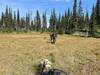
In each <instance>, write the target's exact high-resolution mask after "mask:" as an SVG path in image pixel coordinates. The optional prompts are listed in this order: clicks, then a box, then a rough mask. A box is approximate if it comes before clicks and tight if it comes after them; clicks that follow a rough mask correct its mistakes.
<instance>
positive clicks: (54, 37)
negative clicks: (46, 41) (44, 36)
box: [50, 32, 57, 44]
mask: <svg viewBox="0 0 100 75" xmlns="http://www.w3.org/2000/svg"><path fill="white" fill-rule="evenodd" d="M56 37H57V34H56V32H52V33H50V40H51V43H53V44H55V42H56Z"/></svg>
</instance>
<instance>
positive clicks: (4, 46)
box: [0, 32, 100, 75]
mask: <svg viewBox="0 0 100 75" xmlns="http://www.w3.org/2000/svg"><path fill="white" fill-rule="evenodd" d="M51 54H52V57H54V59H53V58H52V59H51ZM44 58H48V59H50V60H51V61H52V60H53V61H54V63H53V65H54V67H55V68H60V69H62V70H64V71H67V72H68V73H69V74H72V75H99V74H100V72H99V70H100V39H99V38H98V39H96V38H83V37H75V36H69V35H58V38H57V42H56V44H55V45H52V44H51V43H50V39H49V34H46V33H45V34H40V33H35V32H33V33H23V34H22V33H21V34H16V33H10V34H3V33H2V34H0V75H33V74H34V69H33V65H35V64H37V63H38V62H39V61H40V60H42V59H44Z"/></svg>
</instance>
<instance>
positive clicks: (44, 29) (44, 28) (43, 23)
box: [42, 13, 47, 32]
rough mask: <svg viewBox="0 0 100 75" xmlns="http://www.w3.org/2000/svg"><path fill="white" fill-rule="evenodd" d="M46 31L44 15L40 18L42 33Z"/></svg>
mask: <svg viewBox="0 0 100 75" xmlns="http://www.w3.org/2000/svg"><path fill="white" fill-rule="evenodd" d="M46 29H47V19H46V13H44V14H43V16H42V32H44V31H46Z"/></svg>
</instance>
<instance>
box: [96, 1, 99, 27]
mask: <svg viewBox="0 0 100 75" xmlns="http://www.w3.org/2000/svg"><path fill="white" fill-rule="evenodd" d="M96 14H97V24H98V25H99V27H100V0H97V3H96Z"/></svg>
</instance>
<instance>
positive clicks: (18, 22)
mask: <svg viewBox="0 0 100 75" xmlns="http://www.w3.org/2000/svg"><path fill="white" fill-rule="evenodd" d="M16 28H17V31H19V30H20V13H19V9H18V10H17V26H16Z"/></svg>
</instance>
